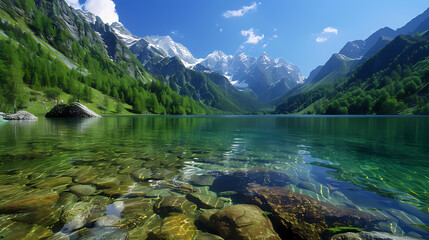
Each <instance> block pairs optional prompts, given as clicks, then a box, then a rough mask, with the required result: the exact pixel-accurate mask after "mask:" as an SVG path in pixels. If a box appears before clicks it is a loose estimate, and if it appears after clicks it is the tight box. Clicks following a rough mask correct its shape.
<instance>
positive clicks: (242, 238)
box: [210, 204, 280, 240]
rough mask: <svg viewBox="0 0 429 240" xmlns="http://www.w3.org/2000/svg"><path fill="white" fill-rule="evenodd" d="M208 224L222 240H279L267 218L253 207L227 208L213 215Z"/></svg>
mask: <svg viewBox="0 0 429 240" xmlns="http://www.w3.org/2000/svg"><path fill="white" fill-rule="evenodd" d="M210 222H211V223H212V224H213V226H215V228H216V230H217V231H218V233H219V234H220V235H221V236H222V237H223V238H224V239H234V240H250V239H266V240H280V237H279V235H278V234H277V233H276V232H275V231H274V229H273V225H272V224H271V222H270V220H269V219H268V217H267V216H266V215H265V213H264V212H263V211H262V210H261V209H260V208H258V207H257V206H255V205H248V204H238V205H233V206H230V207H227V208H225V209H222V210H220V211H218V212H216V213H215V214H213V215H212V216H211V217H210Z"/></svg>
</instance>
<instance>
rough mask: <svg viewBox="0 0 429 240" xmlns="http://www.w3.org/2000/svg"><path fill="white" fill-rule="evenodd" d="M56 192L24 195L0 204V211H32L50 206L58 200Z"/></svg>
mask: <svg viewBox="0 0 429 240" xmlns="http://www.w3.org/2000/svg"><path fill="white" fill-rule="evenodd" d="M58 197H59V196H58V193H56V192H49V193H45V194H42V193H39V194H34V195H27V196H24V197H23V198H22V199H18V200H14V201H11V202H8V203H6V204H4V205H2V206H0V213H23V212H33V211H36V210H37V209H38V208H42V207H50V206H52V205H53V204H54V203H55V202H56V201H57V200H58Z"/></svg>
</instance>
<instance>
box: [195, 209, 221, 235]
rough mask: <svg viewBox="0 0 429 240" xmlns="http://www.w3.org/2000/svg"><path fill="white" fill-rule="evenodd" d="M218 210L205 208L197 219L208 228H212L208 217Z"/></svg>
mask: <svg viewBox="0 0 429 240" xmlns="http://www.w3.org/2000/svg"><path fill="white" fill-rule="evenodd" d="M218 211H219V209H206V210H204V211H203V212H202V213H201V214H200V216H199V217H198V221H199V222H200V223H202V224H203V225H204V226H205V227H207V228H208V229H212V230H213V226H212V224H211V223H210V218H211V217H212V215H213V214H215V213H217V212H218Z"/></svg>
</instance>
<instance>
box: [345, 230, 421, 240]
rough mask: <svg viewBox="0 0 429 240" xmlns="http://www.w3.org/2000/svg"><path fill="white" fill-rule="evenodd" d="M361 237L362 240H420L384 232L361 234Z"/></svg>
mask: <svg viewBox="0 0 429 240" xmlns="http://www.w3.org/2000/svg"><path fill="white" fill-rule="evenodd" d="M359 237H360V239H362V240H418V239H417V238H412V237H405V236H397V235H392V234H389V233H384V232H360V233H359ZM347 240H348V239H347Z"/></svg>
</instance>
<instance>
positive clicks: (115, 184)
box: [0, 164, 409, 240]
mask: <svg viewBox="0 0 429 240" xmlns="http://www.w3.org/2000/svg"><path fill="white" fill-rule="evenodd" d="M177 174H178V172H177V171H176V170H174V169H168V168H166V169H164V170H162V171H160V169H159V168H157V170H156V171H155V170H154V169H152V168H150V167H149V166H148V167H143V168H142V167H140V168H136V167H135V166H126V165H120V164H112V165H111V166H110V167H109V168H108V169H101V168H98V167H97V166H79V167H76V168H74V169H72V170H70V171H68V172H66V173H64V174H62V175H61V176H56V177H49V178H45V179H37V178H35V179H29V180H28V181H27V182H25V183H24V184H23V183H22V182H20V181H17V180H18V179H14V178H10V181H5V180H4V178H2V185H1V186H0V196H1V199H2V204H1V205H0V213H1V215H0V222H1V229H0V236H1V239H58V240H59V239H154V240H155V239H159V240H161V239H180V240H182V239H183V240H185V239H201V240H202V239H214V240H215V239H238V240H239V239H273V240H276V239H400V238H393V237H392V236H393V235H392V236H391V235H389V234H387V233H380V231H383V230H389V231H390V228H391V226H392V224H395V221H396V222H397V220H395V219H391V218H389V217H388V216H383V215H381V214H379V215H376V214H374V213H369V212H365V211H362V210H360V209H359V208H358V207H357V206H353V205H352V203H351V202H350V200H348V199H347V198H346V197H345V196H344V195H341V193H340V192H335V191H334V192H330V189H329V188H322V189H318V190H316V189H317V187H316V186H315V185H312V184H310V183H307V184H308V186H307V187H305V186H303V187H304V188H303V190H304V191H307V192H312V193H311V194H309V195H313V196H317V195H319V197H328V195H330V196H329V198H332V200H333V201H336V202H337V203H339V205H337V206H335V205H333V204H330V203H327V202H323V201H319V200H316V199H315V198H312V197H309V196H307V195H304V194H300V193H297V192H295V191H293V190H292V189H291V187H292V186H293V184H292V182H293V180H292V179H290V178H289V176H288V175H286V174H284V173H282V172H276V171H270V170H249V171H233V172H227V173H222V172H213V173H212V174H207V175H194V176H192V177H191V178H190V179H189V180H188V181H181V180H180V178H179V179H177V178H176V179H175V176H177ZM301 185H304V183H301ZM305 189H307V190H305ZM308 189H312V190H308ZM319 191H320V192H319ZM316 192H318V193H316ZM4 199H13V200H7V201H4ZM397 214H401V213H397ZM373 231H378V232H373ZM359 232H360V233H359ZM380 234H381V236H384V237H392V238H379V237H380ZM377 236H378V237H377ZM403 239H409V238H403Z"/></svg>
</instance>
